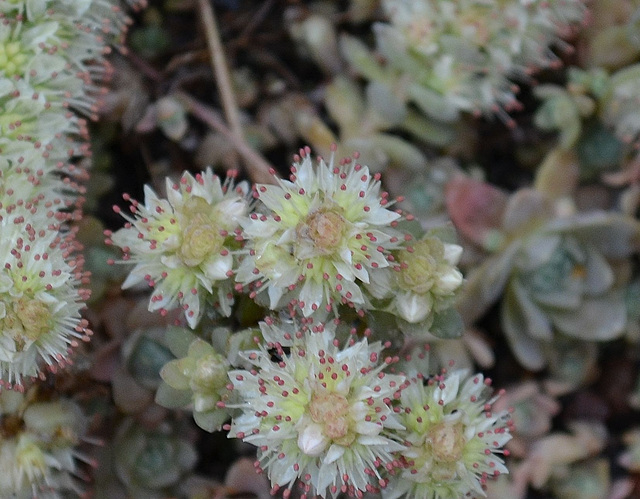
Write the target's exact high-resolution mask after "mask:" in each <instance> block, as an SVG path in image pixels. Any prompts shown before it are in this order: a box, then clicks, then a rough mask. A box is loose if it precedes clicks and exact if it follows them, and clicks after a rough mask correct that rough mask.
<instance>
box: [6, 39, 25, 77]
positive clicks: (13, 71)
mask: <svg viewBox="0 0 640 499" xmlns="http://www.w3.org/2000/svg"><path fill="white" fill-rule="evenodd" d="M27 59H28V57H27V54H25V53H24V52H23V50H22V46H21V44H20V42H8V43H5V44H0V71H3V72H4V75H5V76H14V75H17V74H22V73H23V72H24V71H23V67H24V65H25V64H26V63H27Z"/></svg>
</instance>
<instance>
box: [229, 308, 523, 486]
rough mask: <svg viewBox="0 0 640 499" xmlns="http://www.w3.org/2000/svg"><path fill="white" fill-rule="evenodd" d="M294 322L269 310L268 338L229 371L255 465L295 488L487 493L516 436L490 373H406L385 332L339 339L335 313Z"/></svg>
mask: <svg viewBox="0 0 640 499" xmlns="http://www.w3.org/2000/svg"><path fill="white" fill-rule="evenodd" d="M305 323H306V324H307V325H306V326H303V327H302V328H301V329H300V330H299V331H297V332H296V333H293V334H292V333H290V332H289V331H288V330H286V329H282V328H281V327H280V326H276V325H274V323H273V321H272V320H271V319H269V320H268V321H267V324H263V325H262V332H263V335H264V342H263V343H262V344H261V346H260V349H259V350H254V351H246V352H244V354H243V355H244V357H245V358H246V359H247V360H249V361H250V362H251V363H252V364H253V366H254V368H253V369H251V370H234V371H230V372H229V379H230V380H231V383H232V384H233V391H234V392H235V393H236V395H237V396H238V397H239V400H240V402H239V403H237V404H230V407H232V408H235V409H239V410H240V411H241V412H240V414H236V415H235V416H234V418H233V420H232V423H231V425H229V427H228V428H229V437H230V438H240V439H243V440H244V441H245V442H249V443H252V444H253V445H255V446H256V447H257V448H258V461H257V464H256V466H257V467H258V469H259V470H261V471H264V472H265V473H266V474H267V475H268V477H269V479H270V480H271V484H272V486H273V491H274V492H275V491H277V490H280V489H282V488H283V489H284V491H283V494H284V497H289V495H290V493H291V489H292V487H293V485H294V482H296V481H299V482H300V484H301V485H300V486H301V488H302V491H303V497H315V496H320V497H327V496H329V495H330V496H333V497H335V496H336V495H337V494H339V493H341V492H342V493H346V494H347V495H349V496H358V497H361V496H362V494H364V493H365V492H382V494H383V497H385V498H386V497H389V498H397V497H416V498H425V499H455V498H459V497H463V496H466V495H467V494H468V495H473V494H477V495H483V485H484V483H485V482H486V480H487V479H488V478H492V477H497V476H498V475H499V474H500V473H507V472H508V471H507V469H506V468H505V466H504V464H503V462H502V460H501V459H500V458H499V457H498V456H496V454H498V453H501V452H502V450H501V449H502V447H503V446H504V444H505V443H506V442H507V441H508V440H509V439H510V438H511V436H510V424H511V423H510V418H509V415H508V413H507V412H506V411H505V412H501V413H499V414H492V412H491V405H492V404H493V402H494V401H495V400H496V399H497V397H495V398H492V399H489V394H490V390H489V388H488V387H489V385H490V383H491V382H490V380H485V379H484V378H483V376H482V375H481V374H477V375H475V376H468V372H467V371H465V370H458V371H454V372H452V373H446V372H445V371H443V373H442V374H441V375H439V376H434V377H433V378H429V379H426V378H424V377H423V375H422V374H416V376H415V377H414V378H412V379H410V380H408V379H407V378H406V377H405V376H404V375H403V374H388V373H385V372H384V371H385V369H386V368H387V367H388V366H389V365H390V364H392V363H393V362H394V361H396V360H397V358H393V359H392V358H391V357H386V358H385V359H384V361H383V360H382V350H383V347H384V348H387V347H388V346H389V345H388V344H386V345H384V346H383V345H381V344H380V343H373V344H369V343H368V341H367V340H366V339H363V340H360V341H356V339H354V338H351V339H350V340H349V342H348V344H347V345H346V346H344V347H342V348H341V347H340V344H339V342H338V340H336V339H335V331H334V330H335V323H331V324H327V325H323V324H322V323H315V325H313V326H309V324H312V321H306V322H305Z"/></svg>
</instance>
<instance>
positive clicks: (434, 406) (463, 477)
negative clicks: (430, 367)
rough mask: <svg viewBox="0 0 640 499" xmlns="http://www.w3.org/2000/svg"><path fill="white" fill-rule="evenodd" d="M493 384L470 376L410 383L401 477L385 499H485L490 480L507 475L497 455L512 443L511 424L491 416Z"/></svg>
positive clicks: (404, 406)
mask: <svg viewBox="0 0 640 499" xmlns="http://www.w3.org/2000/svg"><path fill="white" fill-rule="evenodd" d="M490 383H491V381H490V380H489V379H485V378H484V377H483V376H482V375H481V374H475V375H473V376H469V373H468V372H467V371H465V370H457V371H453V372H451V373H443V374H441V375H438V376H434V377H433V378H430V379H428V380H425V379H423V378H422V377H421V376H418V377H416V378H413V379H411V381H410V383H409V385H408V386H407V387H405V388H404V389H403V390H402V394H401V408H402V410H401V411H400V415H401V416H400V422H401V423H402V425H403V426H404V429H403V430H401V431H399V432H398V433H399V434H400V435H401V436H402V438H403V441H404V442H405V445H406V447H405V448H404V449H403V450H401V451H400V453H399V454H400V461H401V464H402V471H401V472H398V473H396V474H395V475H394V476H393V477H392V478H391V481H390V483H389V484H388V486H387V488H386V489H385V490H384V491H383V497H384V498H385V499H394V498H397V497H412V498H416V499H457V498H460V497H467V496H471V497H476V496H484V495H485V494H484V492H483V485H484V484H485V482H486V481H487V479H488V478H491V477H497V476H499V475H500V474H501V473H508V470H507V468H506V467H505V465H504V463H503V461H502V459H501V458H500V457H498V456H497V455H496V454H498V453H502V452H503V451H502V447H503V446H504V445H505V444H506V443H507V442H508V441H509V440H510V439H511V434H510V419H509V415H508V413H506V412H503V413H499V414H493V413H492V412H491V405H492V404H493V402H494V401H495V400H496V398H493V399H489V396H488V392H490V390H488V388H487V387H488V386H489V385H490ZM504 452H505V453H506V452H507V451H504Z"/></svg>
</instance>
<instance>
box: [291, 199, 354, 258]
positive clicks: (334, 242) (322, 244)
mask: <svg viewBox="0 0 640 499" xmlns="http://www.w3.org/2000/svg"><path fill="white" fill-rule="evenodd" d="M345 227H346V221H345V219H344V217H343V216H342V215H341V214H340V213H337V212H336V211H334V210H323V209H319V210H316V211H314V212H313V213H310V214H309V216H308V217H307V219H306V221H305V222H304V223H303V224H301V225H299V226H298V228H297V229H296V233H297V235H298V238H299V239H306V240H311V242H312V243H313V246H314V247H315V249H316V250H317V251H318V252H320V254H324V255H326V254H329V253H333V252H334V251H335V249H336V246H338V244H339V243H340V241H341V240H342V236H343V235H344V232H345Z"/></svg>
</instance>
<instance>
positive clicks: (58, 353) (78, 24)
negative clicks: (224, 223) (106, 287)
mask: <svg viewBox="0 0 640 499" xmlns="http://www.w3.org/2000/svg"><path fill="white" fill-rule="evenodd" d="M0 18H1V19H2V23H1V26H0V150H1V151H2V159H1V160H0V198H1V203H0V265H1V270H0V321H1V323H2V334H1V336H0V385H3V386H8V387H13V386H14V385H15V386H17V387H18V388H22V385H23V378H25V377H27V378H28V377H37V376H39V375H42V373H43V371H44V370H50V371H53V370H55V369H56V368H57V366H64V365H66V364H67V363H68V357H69V353H70V351H71V349H72V348H73V347H75V346H77V344H78V340H79V339H83V340H86V339H88V335H89V334H90V331H89V330H88V329H87V328H86V326H87V323H86V321H85V320H83V319H81V317H80V310H81V309H82V308H83V306H84V305H83V304H84V301H86V299H87V298H88V291H87V290H85V289H83V288H82V286H83V284H84V282H85V279H86V273H84V272H83V258H82V257H81V256H80V255H79V254H78V249H79V244H78V243H77V242H76V241H75V239H74V238H75V229H72V228H70V222H72V221H73V220H77V219H78V218H79V217H80V215H81V212H80V209H81V205H82V201H83V200H82V197H81V195H82V194H83V192H84V187H83V185H82V182H83V181H84V180H85V178H86V172H85V170H84V166H83V164H82V157H83V156H87V155H88V153H89V149H88V145H87V138H88V136H87V126H86V118H95V116H96V110H97V105H98V99H99V95H100V93H101V92H102V90H101V88H100V82H101V81H102V80H103V79H104V78H105V77H106V76H108V74H109V66H108V64H107V63H106V61H105V59H104V56H105V54H107V53H108V52H109V51H110V48H109V46H108V43H110V42H116V43H119V41H120V40H121V36H123V35H124V33H125V31H126V24H127V22H128V21H127V19H126V17H125V16H124V14H123V12H122V10H121V9H120V7H119V6H117V5H110V4H109V3H108V2H91V1H79V2H66V1H58V0H45V1H42V2H23V1H20V0H19V1H15V2H13V1H12V2H3V3H2V5H1V6H0Z"/></svg>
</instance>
